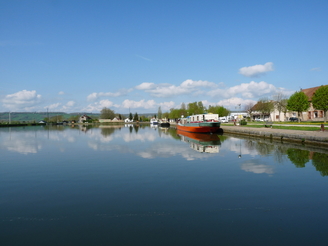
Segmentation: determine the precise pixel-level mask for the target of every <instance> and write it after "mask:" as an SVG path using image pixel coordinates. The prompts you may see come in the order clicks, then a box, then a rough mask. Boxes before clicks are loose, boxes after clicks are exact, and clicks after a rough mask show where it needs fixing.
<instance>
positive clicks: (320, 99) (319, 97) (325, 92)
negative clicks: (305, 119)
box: [312, 85, 328, 123]
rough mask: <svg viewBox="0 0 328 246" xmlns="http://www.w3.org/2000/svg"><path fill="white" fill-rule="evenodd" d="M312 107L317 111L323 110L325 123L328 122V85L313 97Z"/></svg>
mask: <svg viewBox="0 0 328 246" xmlns="http://www.w3.org/2000/svg"><path fill="white" fill-rule="evenodd" d="M312 105H313V107H314V108H315V109H320V110H323V113H324V122H325V123H326V121H327V110H328V85H325V86H320V87H319V88H318V89H317V90H316V92H315V93H314V95H313V97H312Z"/></svg>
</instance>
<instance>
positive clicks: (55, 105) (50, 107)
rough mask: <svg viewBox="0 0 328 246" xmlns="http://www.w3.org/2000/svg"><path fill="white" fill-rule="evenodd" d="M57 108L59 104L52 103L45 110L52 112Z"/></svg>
mask: <svg viewBox="0 0 328 246" xmlns="http://www.w3.org/2000/svg"><path fill="white" fill-rule="evenodd" d="M59 106H60V103H54V104H51V105H49V106H47V107H45V108H48V109H50V110H53V109H56V108H58V107H59Z"/></svg>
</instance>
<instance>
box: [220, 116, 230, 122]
mask: <svg viewBox="0 0 328 246" xmlns="http://www.w3.org/2000/svg"><path fill="white" fill-rule="evenodd" d="M220 121H221V122H222V123H228V122H229V121H228V119H227V118H226V117H220Z"/></svg>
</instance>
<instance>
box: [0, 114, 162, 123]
mask: <svg viewBox="0 0 328 246" xmlns="http://www.w3.org/2000/svg"><path fill="white" fill-rule="evenodd" d="M83 114H86V115H88V116H90V117H91V118H93V119H99V117H100V113H85V112H84V113H81V112H74V113H65V112H10V113H9V112H2V113H0V122H9V115H10V120H11V122H15V121H19V122H21V123H23V122H31V123H33V122H39V121H40V120H44V119H46V118H48V117H49V118H50V119H54V118H58V119H59V120H60V121H61V120H72V119H77V118H78V117H80V116H81V115H83ZM121 115H122V116H123V117H124V118H127V117H129V114H121ZM132 115H134V114H132ZM138 115H139V116H145V117H152V116H154V115H156V114H155V113H146V114H138Z"/></svg>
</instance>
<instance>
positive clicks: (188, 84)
mask: <svg viewBox="0 0 328 246" xmlns="http://www.w3.org/2000/svg"><path fill="white" fill-rule="evenodd" d="M217 86H218V85H217V84H215V83H213V82H208V81H202V80H198V81H194V80H191V79H188V80H185V81H183V82H182V83H181V84H180V85H179V86H175V85H172V84H157V85H156V84H154V83H149V82H144V83H141V84H140V85H137V86H136V87H135V88H136V89H138V90H144V91H145V92H147V93H150V94H151V96H154V97H173V96H179V95H186V94H192V93H197V94H199V93H200V92H201V90H200V88H216V87H217Z"/></svg>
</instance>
